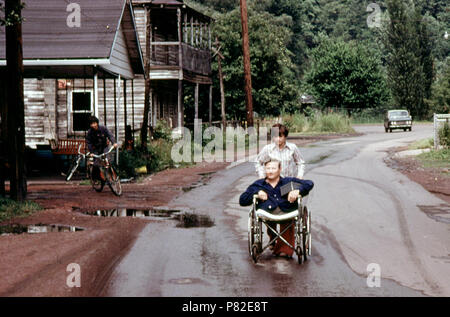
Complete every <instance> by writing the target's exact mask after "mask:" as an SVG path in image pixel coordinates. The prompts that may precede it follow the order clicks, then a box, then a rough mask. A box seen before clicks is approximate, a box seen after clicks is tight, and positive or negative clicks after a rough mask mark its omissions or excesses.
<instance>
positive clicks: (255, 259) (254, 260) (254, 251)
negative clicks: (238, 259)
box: [252, 244, 259, 263]
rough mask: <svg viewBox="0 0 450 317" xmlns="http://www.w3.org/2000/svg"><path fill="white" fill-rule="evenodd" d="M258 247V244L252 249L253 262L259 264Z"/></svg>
mask: <svg viewBox="0 0 450 317" xmlns="http://www.w3.org/2000/svg"><path fill="white" fill-rule="evenodd" d="M258 254H259V252H258V246H257V245H256V244H254V245H253V247H252V259H253V262H255V263H257V262H258Z"/></svg>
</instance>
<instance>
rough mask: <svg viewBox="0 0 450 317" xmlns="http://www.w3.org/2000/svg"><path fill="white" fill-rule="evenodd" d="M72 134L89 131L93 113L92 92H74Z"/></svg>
mask: <svg viewBox="0 0 450 317" xmlns="http://www.w3.org/2000/svg"><path fill="white" fill-rule="evenodd" d="M71 110H72V111H71V119H72V120H71V121H72V132H73V133H76V132H84V131H87V130H88V129H89V117H90V116H92V113H93V102H92V92H91V91H73V92H72V109H71Z"/></svg>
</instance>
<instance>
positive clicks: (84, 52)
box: [0, 0, 144, 74]
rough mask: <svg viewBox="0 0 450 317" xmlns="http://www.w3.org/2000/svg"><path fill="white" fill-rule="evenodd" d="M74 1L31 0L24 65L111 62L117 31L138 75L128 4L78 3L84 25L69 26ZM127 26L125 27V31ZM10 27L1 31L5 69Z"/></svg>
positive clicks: (140, 67) (108, 0) (113, 0)
mask: <svg viewBox="0 0 450 317" xmlns="http://www.w3.org/2000/svg"><path fill="white" fill-rule="evenodd" d="M70 4H71V1H69V0H27V1H26V7H25V9H24V10H23V12H22V16H23V17H24V22H23V24H22V40H23V57H24V66H25V67H27V66H33V67H38V66H46V65H47V66H56V65H59V66H71V65H73V64H76V65H101V64H102V63H108V60H109V59H110V58H111V55H112V51H113V49H114V43H115V40H116V38H117V33H118V32H119V30H120V29H122V30H123V33H124V34H125V38H126V44H127V49H128V54H129V56H130V63H131V65H132V68H133V71H134V72H135V73H136V74H144V64H143V59H142V53H141V48H140V44H139V40H138V35H137V31H136V26H135V21H134V15H133V10H132V7H131V4H130V3H129V1H127V0H95V1H92V0H77V1H76V4H78V5H79V9H80V10H79V13H80V14H79V16H80V24H81V25H80V27H70V23H68V22H70V20H71V19H70V17H71V15H73V14H74V9H72V10H71V9H70V7H69V5H70ZM120 26H122V28H120ZM5 63H6V61H5V27H0V66H1V65H3V66H4V65H5Z"/></svg>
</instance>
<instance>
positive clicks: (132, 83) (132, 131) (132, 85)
mask: <svg viewBox="0 0 450 317" xmlns="http://www.w3.org/2000/svg"><path fill="white" fill-rule="evenodd" d="M131 113H132V116H133V118H132V120H131V121H132V125H133V129H132V130H131V133H132V134H133V142H134V79H132V80H131Z"/></svg>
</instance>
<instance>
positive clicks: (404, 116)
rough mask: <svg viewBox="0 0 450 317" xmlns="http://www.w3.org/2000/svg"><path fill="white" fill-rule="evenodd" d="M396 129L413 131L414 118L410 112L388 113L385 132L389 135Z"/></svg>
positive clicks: (392, 111)
mask: <svg viewBox="0 0 450 317" xmlns="http://www.w3.org/2000/svg"><path fill="white" fill-rule="evenodd" d="M395 129H403V131H406V130H409V131H411V130H412V117H411V116H410V114H409V112H408V110H389V111H388V112H386V116H385V117H384V130H385V131H386V133H387V132H388V131H389V132H392V130H395Z"/></svg>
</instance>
